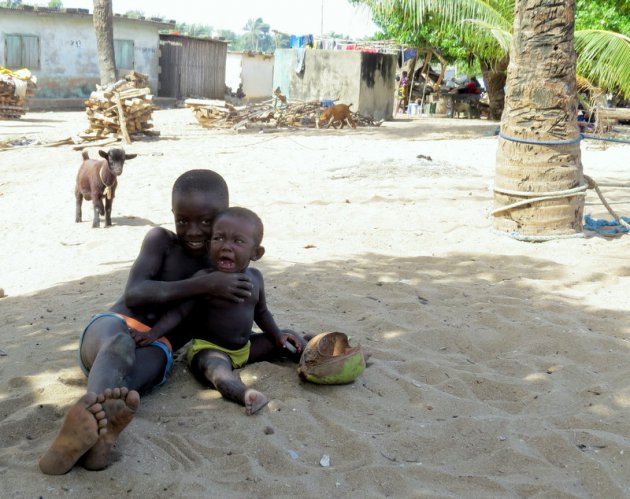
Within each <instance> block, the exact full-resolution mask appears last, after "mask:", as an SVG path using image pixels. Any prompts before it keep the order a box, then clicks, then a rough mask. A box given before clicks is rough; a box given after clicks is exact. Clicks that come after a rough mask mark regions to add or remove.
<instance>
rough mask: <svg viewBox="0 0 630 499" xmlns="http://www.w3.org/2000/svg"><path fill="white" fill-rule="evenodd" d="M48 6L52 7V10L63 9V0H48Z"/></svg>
mask: <svg viewBox="0 0 630 499" xmlns="http://www.w3.org/2000/svg"><path fill="white" fill-rule="evenodd" d="M48 8H49V9H54V10H61V9H63V2H62V1H61V0H50V2H48Z"/></svg>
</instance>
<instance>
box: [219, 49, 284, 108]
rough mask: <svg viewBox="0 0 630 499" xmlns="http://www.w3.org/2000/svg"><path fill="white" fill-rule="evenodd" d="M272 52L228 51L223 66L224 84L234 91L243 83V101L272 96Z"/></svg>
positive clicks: (254, 100) (260, 99) (264, 98)
mask: <svg viewBox="0 0 630 499" xmlns="http://www.w3.org/2000/svg"><path fill="white" fill-rule="evenodd" d="M273 61H274V57H273V55H272V54H259V53H254V52H228V54H227V63H226V68H225V84H226V85H227V86H228V87H230V88H231V89H232V92H236V90H237V89H238V86H239V85H243V92H244V93H245V97H244V99H243V100H244V101H245V102H258V101H263V100H266V99H270V98H271V97H272V92H273Z"/></svg>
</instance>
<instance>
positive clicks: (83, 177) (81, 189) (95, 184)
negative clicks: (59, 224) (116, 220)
mask: <svg viewBox="0 0 630 499" xmlns="http://www.w3.org/2000/svg"><path fill="white" fill-rule="evenodd" d="M98 154H99V155H100V156H101V157H102V158H104V159H90V157H89V155H88V153H87V151H83V163H82V164H81V167H80V168H79V173H78V174H77V183H76V187H75V190H74V195H75V196H76V200H77V209H76V218H75V222H80V221H81V204H82V203H83V199H84V198H85V200H86V201H90V200H91V201H92V203H93V204H94V221H93V222H92V227H93V228H97V227H99V226H100V220H99V216H102V215H105V227H107V226H109V225H111V224H112V203H113V202H114V195H115V193H116V186H117V185H118V179H117V178H118V176H119V175H121V174H122V171H123V165H124V164H125V160H127V159H133V158H135V157H136V156H137V154H125V151H124V150H123V149H122V148H117V147H112V148H111V149H110V150H109V151H107V152H105V151H104V150H102V149H101V150H99V151H98ZM103 199H105V205H104V206H103Z"/></svg>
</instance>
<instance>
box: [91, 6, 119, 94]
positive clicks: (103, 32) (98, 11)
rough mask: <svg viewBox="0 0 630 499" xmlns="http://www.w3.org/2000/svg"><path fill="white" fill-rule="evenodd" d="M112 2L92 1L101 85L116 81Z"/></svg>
mask: <svg viewBox="0 0 630 499" xmlns="http://www.w3.org/2000/svg"><path fill="white" fill-rule="evenodd" d="M113 17H114V14H113V10H112V0H94V13H93V14H92V18H93V19H94V31H95V33H96V50H97V51H98V68H99V71H100V73H101V85H103V86H105V85H108V84H109V83H113V82H115V81H116V62H115V60H114V24H113Z"/></svg>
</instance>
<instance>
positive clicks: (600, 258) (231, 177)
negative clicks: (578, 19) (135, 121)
mask: <svg viewBox="0 0 630 499" xmlns="http://www.w3.org/2000/svg"><path fill="white" fill-rule="evenodd" d="M154 122H155V128H156V129H157V130H160V131H161V132H162V136H161V138H160V139H159V140H155V141H143V142H134V143H133V144H132V145H130V146H128V147H127V151H128V152H135V153H138V154H139V156H138V157H137V158H136V159H134V160H132V161H130V162H128V163H127V165H126V167H125V171H124V174H123V176H122V178H121V180H120V186H119V189H118V192H117V197H116V200H115V203H114V211H113V218H114V224H115V225H114V226H113V227H111V228H109V229H104V228H101V229H92V228H91V223H90V222H83V223H82V224H75V223H74V197H73V187H74V178H75V175H76V171H77V168H78V166H79V164H80V160H81V155H80V153H79V152H77V151H73V150H72V148H71V146H67V145H66V146H59V147H52V148H46V147H40V146H28V147H20V148H13V149H11V150H7V151H0V174H1V175H0V232H1V233H2V237H1V239H0V254H1V255H2V257H1V259H0V287H2V288H4V290H5V293H6V294H7V295H8V297H6V298H3V299H1V300H0V350H2V352H3V353H5V354H6V355H4V356H0V482H1V483H2V486H1V490H2V494H1V495H2V496H3V497H38V496H43V497H46V498H48V497H62V496H63V497H66V496H72V497H104V496H111V497H119V496H129V497H141V496H142V497H173V496H174V497H201V496H206V497H280V496H284V497H298V496H300V497H383V496H393V497H532V496H533V497H554V498H556V497H584V498H590V497H606V498H613V497H627V496H629V495H630V440H629V436H630V381H629V379H630V378H629V372H630V371H629V366H630V326H629V325H628V318H629V314H628V303H629V298H628V297H629V295H630V264H629V263H628V254H629V251H628V250H629V249H630V236H624V237H621V238H614V239H606V238H603V237H587V238H579V239H565V240H555V241H551V242H547V243H542V244H532V243H523V242H518V241H515V240H513V239H511V238H509V237H506V236H501V235H496V234H495V233H494V232H493V231H492V230H491V227H492V224H491V220H490V219H489V218H488V213H489V211H490V210H491V209H492V193H491V188H492V183H493V175H494V166H495V153H496V145H497V143H496V140H497V139H496V137H494V136H493V131H494V129H495V128H496V126H497V124H495V123H488V122H485V121H474V120H446V119H443V120H437V119H436V120H421V119H417V120H414V121H400V122H395V123H386V124H384V125H383V126H382V127H381V128H374V129H368V128H359V129H358V130H356V131H355V130H346V129H344V130H343V131H338V130H337V131H335V130H321V131H315V130H306V131H297V132H283V133H265V134H258V133H246V134H233V133H230V132H222V131H216V130H207V129H203V128H201V127H200V126H199V125H198V124H197V123H196V122H195V121H194V119H193V118H192V113H191V111H190V110H188V109H179V110H165V111H158V112H155V113H154ZM86 124H87V121H86V119H85V115H84V113H82V112H76V113H30V114H27V115H26V116H24V117H23V118H22V119H20V120H18V121H4V122H3V121H0V142H1V141H2V140H3V139H6V138H7V137H10V138H14V137H16V136H21V135H22V134H25V135H26V136H27V137H29V138H35V139H38V140H41V141H52V140H59V139H63V138H65V137H67V136H69V135H70V134H72V133H75V132H78V131H79V130H81V129H82V128H84V127H85V126H86ZM582 152H583V163H584V169H585V173H587V174H589V175H591V176H592V177H594V178H595V180H597V181H599V182H602V183H611V184H622V183H625V184H626V185H628V165H629V159H630V146H623V145H615V146H611V147H608V148H607V149H604V148H602V144H601V143H593V142H584V143H583V147H582ZM90 153H91V156H92V157H94V156H95V155H96V151H95V150H93V149H92V150H91V151H90ZM420 154H421V155H426V156H430V157H431V160H428V159H419V158H417V155H420ZM190 168H212V169H215V170H216V171H218V172H219V173H221V174H222V175H223V176H224V177H225V178H226V180H227V182H228V184H229V186H230V190H231V198H232V199H231V201H232V204H234V205H243V206H247V207H249V208H252V209H254V210H256V211H257V212H258V213H259V214H260V216H261V217H262V219H263V221H264V222H265V226H266V227H265V229H266V230H265V241H264V245H265V247H266V248H267V253H266V254H265V256H264V258H263V259H262V260H261V261H260V262H259V263H258V265H257V266H258V267H259V268H261V269H262V270H263V272H264V274H265V276H266V284H267V293H268V301H269V305H270V308H271V309H272V311H273V312H274V314H275V316H276V319H277V321H278V323H279V324H280V325H281V326H286V327H292V328H294V329H296V330H298V331H304V332H311V333H317V332H322V331H327V330H335V331H343V332H345V333H347V334H348V335H350V336H351V341H352V343H353V344H356V343H360V344H361V345H362V346H363V347H364V349H365V350H367V351H369V352H371V353H372V357H371V359H370V362H369V367H368V368H367V370H366V371H365V372H364V374H363V375H362V376H361V377H360V378H359V379H358V380H357V381H356V382H355V383H353V384H351V385H346V386H333V387H326V386H317V385H312V384H304V383H301V382H300V381H299V379H298V377H297V375H296V372H295V365H293V364H290V363H281V364H270V363H260V364H254V365H250V366H247V367H246V368H245V369H243V370H242V371H241V375H242V378H243V380H244V381H245V382H246V383H247V384H249V385H251V386H253V387H256V388H257V389H259V390H261V391H263V392H265V393H266V394H267V395H268V396H269V398H270V399H271V403H270V404H269V405H268V407H267V408H265V409H263V410H262V411H261V413H260V414H258V415H255V416H252V417H247V416H246V415H245V414H244V412H243V409H242V408H241V407H240V406H238V405H236V404H234V403H231V402H226V401H224V400H222V399H221V398H220V397H219V396H218V394H217V393H216V392H215V391H212V390H208V389H205V388H203V387H202V386H200V385H199V384H198V383H197V382H196V381H195V380H194V379H193V378H192V376H191V375H190V374H189V373H188V371H187V369H186V367H185V364H184V363H183V361H182V360H179V361H178V362H177V363H176V365H175V370H174V374H173V377H172V378H171V380H170V381H169V383H168V384H167V385H166V386H165V387H162V388H161V389H159V390H156V391H154V392H153V393H152V394H150V395H148V396H147V397H145V398H143V400H142V402H141V408H140V411H139V414H138V416H137V417H136V418H135V420H134V421H133V422H132V423H131V425H130V427H129V428H128V429H127V430H126V431H125V432H124V433H123V435H122V436H121V438H120V440H119V443H118V445H117V447H116V449H115V452H114V462H113V463H112V465H111V466H110V467H109V468H108V469H106V470H104V471H101V472H88V471H85V470H83V469H82V468H78V467H77V468H75V469H73V470H72V471H71V472H70V473H69V474H67V475H65V476H61V477H50V476H45V475H42V474H41V473H40V472H39V470H38V467H37V460H38V458H39V456H40V455H41V454H42V453H43V452H44V451H45V450H46V448H47V447H48V445H49V444H50V442H51V440H52V438H53V436H54V435H55V434H56V432H57V430H58V429H59V427H60V424H61V421H62V418H63V415H64V414H65V411H66V410H67V408H68V407H69V405H70V404H71V403H72V402H73V401H74V400H75V399H76V398H78V397H79V396H80V395H81V394H82V393H83V392H84V390H85V377H84V376H83V374H82V373H81V371H80V369H79V368H78V366H77V363H76V349H77V344H78V335H79V333H80V331H81V329H82V327H83V326H84V325H85V323H86V321H87V320H88V318H89V317H90V316H91V315H92V314H94V313H97V312H101V311H103V310H104V309H105V308H106V307H108V306H109V305H110V304H111V303H113V301H114V300H115V299H116V298H117V297H118V296H119V295H120V293H121V292H122V289H123V286H124V283H125V279H126V276H127V273H128V270H129V267H130V265H131V263H132V262H133V260H134V258H135V257H136V255H137V253H138V250H139V248H140V243H141V241H142V238H143V236H144V234H145V233H146V232H147V230H148V229H149V228H150V227H151V226H152V225H164V226H166V227H169V228H172V227H173V224H172V216H171V213H170V189H171V186H172V183H173V181H174V179H175V178H176V177H177V176H178V175H179V174H181V173H182V172H183V171H185V170H187V169H190ZM604 192H605V195H606V196H607V199H608V200H609V201H612V202H613V203H615V204H614V205H613V206H614V208H615V209H617V210H618V211H619V212H620V213H621V214H623V215H626V216H628V215H630V191H628V189H627V188H621V187H605V188H604ZM83 211H84V220H91V206H90V205H89V204H88V203H87V202H86V203H84V206H83ZM586 212H587V213H591V214H593V215H594V216H595V217H596V218H610V216H609V215H608V213H607V212H606V211H605V210H604V208H603V206H602V205H601V203H600V202H599V200H598V199H597V197H596V196H595V194H594V193H593V192H592V191H589V195H588V197H587V207H586ZM267 427H270V428H272V429H273V433H272V434H266V432H265V429H266V428H267ZM267 431H268V430H267ZM323 455H328V456H329V457H330V466H329V467H322V466H321V465H320V459H321V458H322V456H323ZM292 456H293V457H292Z"/></svg>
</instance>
